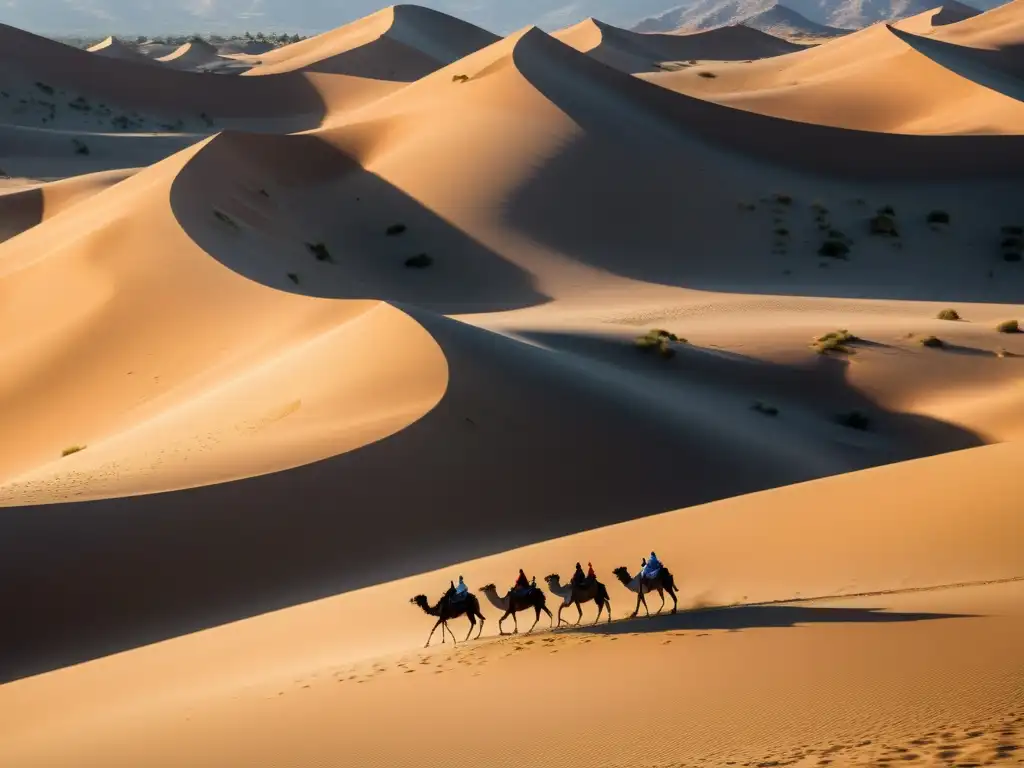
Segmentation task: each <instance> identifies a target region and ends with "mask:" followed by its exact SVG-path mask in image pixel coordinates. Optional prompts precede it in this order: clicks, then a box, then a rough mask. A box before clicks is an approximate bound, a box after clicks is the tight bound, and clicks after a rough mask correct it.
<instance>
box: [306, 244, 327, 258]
mask: <svg viewBox="0 0 1024 768" xmlns="http://www.w3.org/2000/svg"><path fill="white" fill-rule="evenodd" d="M306 247H307V248H309V251H310V253H312V254H313V255H314V256H316V260H317V261H331V253H330V251H328V250H327V246H326V245H324V244H323V243H306Z"/></svg>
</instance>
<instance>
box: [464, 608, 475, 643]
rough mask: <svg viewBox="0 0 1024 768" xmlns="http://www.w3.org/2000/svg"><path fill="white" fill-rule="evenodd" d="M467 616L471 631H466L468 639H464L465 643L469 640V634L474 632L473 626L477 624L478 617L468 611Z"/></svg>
mask: <svg viewBox="0 0 1024 768" xmlns="http://www.w3.org/2000/svg"><path fill="white" fill-rule="evenodd" d="M466 618H467V619H469V632H467V633H466V639H465V640H463V641H462V642H464V643H465V642H467V641H468V640H469V636H470V635H472V634H473V627H475V626H476V618H475V617H474V616H473V614H472V613H467V614H466Z"/></svg>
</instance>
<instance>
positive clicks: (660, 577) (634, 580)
mask: <svg viewBox="0 0 1024 768" xmlns="http://www.w3.org/2000/svg"><path fill="white" fill-rule="evenodd" d="M612 573H614V574H615V575H616V576H617V577H618V579H619V581H621V582H622V586H624V587H625V588H626V589H628V590H629V591H630V592H636V610H635V611H633V613H632V614H630V615H631V616H632V617H634V618H635V617H636V615H637V614H638V613H639V612H640V603H643V604H644V610H645V611H647V615H648V616H650V615H651V610H650V609H649V608H648V607H647V600H646V599H645V598H644V593H645V592H657V593H658V596H659V597H660V598H661V607H660V608H658V611H657V613H655V616H657V615H658V613H661V612H662V611H663V610H664V609H665V593H666V592H668V596H669V597H671V598H672V613H675V612H676V609H677V608H679V601H678V600H676V581H675V579H674V578H672V574H671V573H669V571H668V568H666V567H665V566H664V565H663V566H661V570H660V571H658V574H657V575H656V576H655V577H654V578H653V579H644V584H643V588H642V589H641V588H640V577H639V576H635V577H634V576H631V575H630V573H629V569H628V568H626V567H625V566H619V567H618V568H616V569H615V570H614V571H612Z"/></svg>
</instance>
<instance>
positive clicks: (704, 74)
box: [697, 72, 718, 80]
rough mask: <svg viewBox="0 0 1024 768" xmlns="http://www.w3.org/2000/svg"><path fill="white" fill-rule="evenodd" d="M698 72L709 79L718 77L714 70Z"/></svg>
mask: <svg viewBox="0 0 1024 768" xmlns="http://www.w3.org/2000/svg"><path fill="white" fill-rule="evenodd" d="M697 74H698V75H700V76H701V77H706V78H708V79H709V80H710V79H713V78H716V77H718V75H716V74H715V73H714V72H698V73H697Z"/></svg>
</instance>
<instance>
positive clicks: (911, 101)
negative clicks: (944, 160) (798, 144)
mask: <svg viewBox="0 0 1024 768" xmlns="http://www.w3.org/2000/svg"><path fill="white" fill-rule="evenodd" d="M979 18H980V17H979ZM955 26H957V25H953V27H955ZM925 46H928V47H930V48H937V47H939V46H942V44H941V43H939V42H936V41H935V40H933V39H931V38H927V39H926V38H920V39H917V38H915V37H914V36H911V35H909V34H908V33H906V32H902V31H900V30H898V29H895V28H889V27H886V26H884V25H877V26H874V27H870V28H868V29H865V30H861V31H859V32H855V33H853V34H851V35H848V36H846V37H843V38H840V39H838V40H832V41H829V42H826V43H824V44H822V45H820V46H818V47H816V48H814V49H811V50H808V51H801V52H798V53H794V54H791V55H788V56H784V57H779V58H777V59H772V60H770V61H762V62H755V63H754V64H750V65H743V66H742V67H736V68H733V69H729V70H718V71H717V72H716V74H717V77H716V78H715V79H714V80H704V79H702V78H699V77H698V76H697V75H696V74H694V73H692V72H686V71H683V72H670V73H659V74H654V75H647V76H645V77H646V78H647V79H648V80H649V81H650V82H654V83H657V84H659V85H663V86H665V87H667V88H671V89H675V90H678V91H680V92H687V93H692V94H695V95H700V96H702V97H704V98H708V99H712V100H714V101H717V102H719V103H721V104H727V105H730V106H735V107H738V108H741V109H744V110H749V111H752V112H758V113H762V114H770V115H775V116H778V117H784V118H789V119H792V120H800V121H804V122H810V123H817V124H821V125H834V126H837V127H839V126H848V127H852V128H857V129H861V130H870V131H884V132H893V133H917V134H938V133H965V134H968V133H1003V134H1018V133H1022V132H1024V111H1022V110H1024V107H1022V105H1021V102H1020V101H1019V100H1018V99H1017V98H1016V96H1017V95H1018V94H1017V91H1018V90H1019V86H1015V87H1013V88H1012V89H1011V86H1008V85H1006V83H1005V79H1003V80H1001V83H1002V86H1001V87H999V88H997V89H996V90H992V88H991V86H992V85H993V79H992V77H991V76H990V75H987V74H986V73H987V72H988V67H987V66H985V65H975V66H971V62H972V61H973V60H974V59H975V58H976V57H977V56H978V54H979V53H981V52H979V51H973V50H971V49H968V48H963V47H956V48H954V47H953V46H948V45H947V46H944V48H945V50H948V51H949V55H948V57H946V58H940V57H938V56H936V55H933V54H932V53H931V52H930V51H928V50H927V49H926V47H925ZM922 53H923V54H924V55H922ZM912 142H913V143H914V144H918V143H919V142H920V139H913V140H912ZM920 146H925V145H924V144H920Z"/></svg>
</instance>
